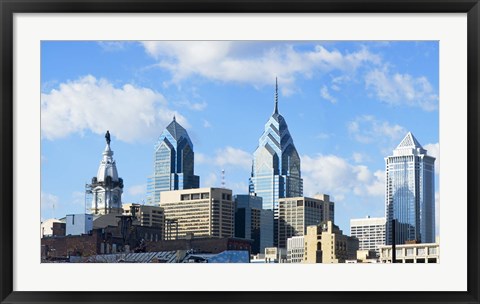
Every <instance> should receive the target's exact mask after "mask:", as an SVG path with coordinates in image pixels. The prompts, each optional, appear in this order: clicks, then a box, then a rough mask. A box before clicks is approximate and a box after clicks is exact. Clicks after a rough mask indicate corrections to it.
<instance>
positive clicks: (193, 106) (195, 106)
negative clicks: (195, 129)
mask: <svg viewBox="0 0 480 304" xmlns="http://www.w3.org/2000/svg"><path fill="white" fill-rule="evenodd" d="M177 104H179V105H181V106H185V107H187V108H188V109H190V110H193V111H203V110H205V108H206V107H207V103H206V102H205V101H202V102H190V101H185V100H184V101H180V102H177Z"/></svg>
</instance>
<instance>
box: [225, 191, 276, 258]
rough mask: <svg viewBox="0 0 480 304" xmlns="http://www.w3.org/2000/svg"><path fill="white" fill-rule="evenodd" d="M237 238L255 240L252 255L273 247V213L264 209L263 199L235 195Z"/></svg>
mask: <svg viewBox="0 0 480 304" xmlns="http://www.w3.org/2000/svg"><path fill="white" fill-rule="evenodd" d="M234 200H235V237H238V238H245V239H251V240H253V244H252V254H258V253H263V252H264V251H265V248H266V247H272V246H273V211H271V210H266V209H262V198H261V197H258V196H253V195H249V194H246V195H243V194H241V195H235V196H234Z"/></svg>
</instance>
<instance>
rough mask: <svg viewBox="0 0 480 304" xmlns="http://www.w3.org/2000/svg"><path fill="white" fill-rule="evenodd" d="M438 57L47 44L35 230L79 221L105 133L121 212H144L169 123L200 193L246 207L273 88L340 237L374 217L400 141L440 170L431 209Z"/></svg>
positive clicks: (348, 49)
mask: <svg viewBox="0 0 480 304" xmlns="http://www.w3.org/2000/svg"><path fill="white" fill-rule="evenodd" d="M438 53H439V52H438V42H436V41H355V42H340V41H326V42H325V41H318V42H313V41H305V42H303V41H286V42H282V41H268V42H261V41H176V42H173V41H172V42H168V41H162V42H156V41H148V42H134V41H129V42H113V41H108V42H98V41H78V42H73V41H44V42H42V45H41V81H42V86H41V87H42V92H41V122H42V125H41V126H42V127H41V129H42V130H41V134H42V139H41V141H42V142H41V183H42V185H41V189H42V193H41V216H42V219H47V218H51V217H57V218H59V217H63V216H64V215H65V214H70V213H81V212H83V211H84V208H85V196H84V186H85V183H87V182H89V181H90V180H91V178H92V177H93V176H95V175H96V173H97V169H98V165H99V163H100V160H101V156H102V151H103V149H104V147H105V139H104V133H105V132H106V130H110V133H111V135H112V144H111V147H112V150H113V151H114V153H115V154H114V158H115V160H116V162H117V168H118V172H119V175H120V177H122V178H123V179H124V183H125V188H124V194H123V199H122V200H123V202H138V203H141V202H142V201H143V200H144V198H145V191H146V181H147V176H149V175H150V174H151V173H152V170H153V146H154V144H155V142H156V140H157V138H158V137H159V136H160V134H161V133H162V131H163V129H164V128H165V127H166V126H167V124H168V123H169V122H170V121H171V120H172V118H173V116H174V115H175V116H176V118H177V121H179V122H180V123H181V124H182V125H183V126H184V127H185V128H186V129H187V131H188V132H189V135H190V137H191V139H192V141H193V144H194V152H195V173H196V174H197V175H199V176H200V186H201V187H207V186H213V187H215V186H217V187H219V186H221V182H222V177H221V171H222V169H224V170H225V182H226V187H227V188H231V189H233V191H234V193H235V194H245V193H247V192H248V178H249V176H250V170H251V162H252V154H253V152H254V151H255V149H256V147H257V145H258V139H259V137H260V136H261V134H262V132H263V129H264V125H265V123H266V122H267V120H268V118H269V116H270V115H271V114H272V111H273V106H274V93H275V77H278V86H279V111H280V113H281V114H282V115H283V116H284V117H285V119H286V121H287V124H288V126H289V130H290V133H291V135H292V137H293V140H294V144H295V146H296V148H297V151H298V153H299V154H300V157H301V169H302V177H303V179H304V195H305V196H313V195H314V194H316V193H326V194H329V195H330V196H331V198H332V199H333V201H334V202H335V203H336V212H335V216H336V218H335V220H336V223H337V224H338V225H339V226H340V228H341V229H342V230H343V231H344V232H346V233H349V230H350V228H349V221H350V219H351V218H359V217H365V216H367V215H370V216H372V217H377V216H378V217H380V216H384V187H385V186H384V185H385V184H384V170H385V162H384V158H385V157H386V156H388V155H390V154H391V153H392V150H393V149H394V148H395V147H396V146H397V145H398V144H399V143H400V141H401V140H402V139H403V137H404V136H405V135H406V133H407V132H408V131H411V132H412V133H413V134H414V135H415V137H416V138H417V139H418V140H419V142H420V143H421V144H422V145H423V146H424V148H426V149H427V150H428V153H429V154H431V155H433V156H435V157H437V161H436V200H437V204H438V201H439V198H438V173H439V170H438V164H439V161H440V159H439V134H438V126H439V124H438V119H439V116H438V105H439V90H438ZM88 205H89V204H88ZM87 207H88V206H87ZM437 226H438V223H437Z"/></svg>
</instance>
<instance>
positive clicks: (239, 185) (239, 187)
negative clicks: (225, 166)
mask: <svg viewBox="0 0 480 304" xmlns="http://www.w3.org/2000/svg"><path fill="white" fill-rule="evenodd" d="M227 173H228V172H225V175H226V177H225V187H226V188H227V189H232V192H233V195H236V194H248V185H247V183H245V182H229V180H228V174H227Z"/></svg>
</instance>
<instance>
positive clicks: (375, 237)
mask: <svg viewBox="0 0 480 304" xmlns="http://www.w3.org/2000/svg"><path fill="white" fill-rule="evenodd" d="M350 235H351V236H354V237H356V238H357V239H358V242H359V250H367V251H368V250H374V251H376V252H377V253H379V249H378V247H379V246H381V245H385V218H384V217H380V218H377V217H375V218H373V217H372V218H371V217H369V216H367V217H366V218H360V219H351V220H350Z"/></svg>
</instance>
